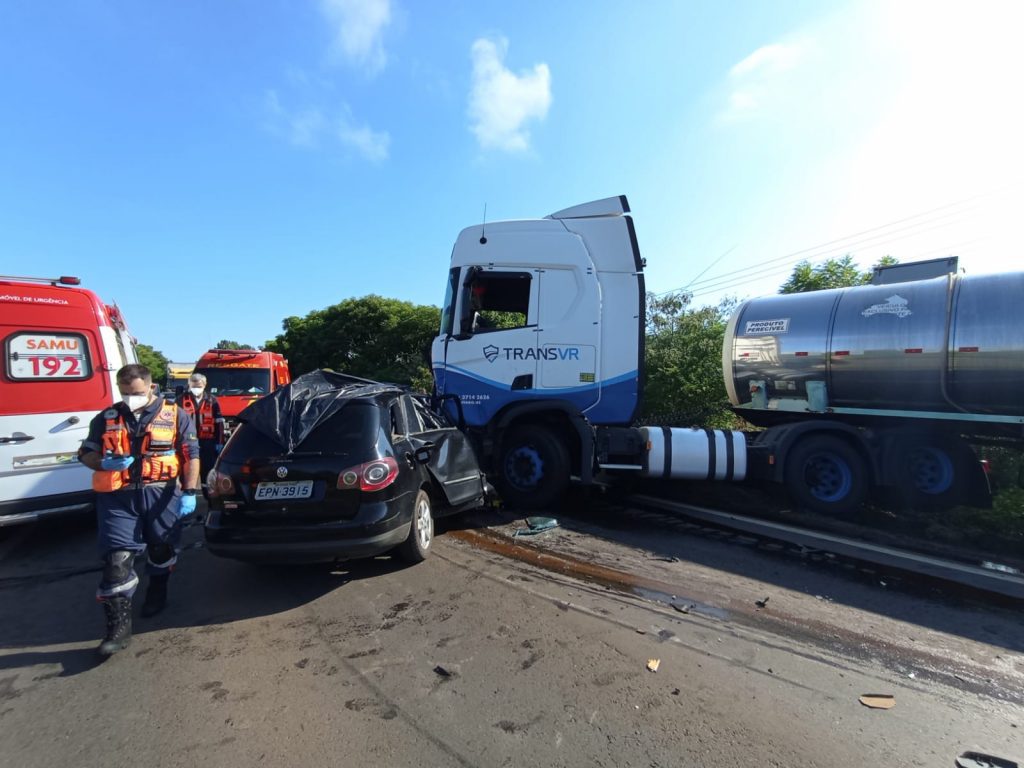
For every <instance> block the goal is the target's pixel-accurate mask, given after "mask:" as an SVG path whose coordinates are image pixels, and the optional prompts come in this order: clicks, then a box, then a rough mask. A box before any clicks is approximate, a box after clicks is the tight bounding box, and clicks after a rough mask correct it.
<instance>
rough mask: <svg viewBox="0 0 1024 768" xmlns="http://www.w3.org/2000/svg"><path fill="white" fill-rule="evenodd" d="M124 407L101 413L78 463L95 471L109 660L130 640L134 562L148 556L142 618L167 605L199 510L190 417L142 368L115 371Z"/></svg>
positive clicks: (99, 595)
mask: <svg viewBox="0 0 1024 768" xmlns="http://www.w3.org/2000/svg"><path fill="white" fill-rule="evenodd" d="M117 388H118V389H119V390H120V392H121V400H122V402H120V403H117V404H116V405H115V406H114V407H112V408H107V409H106V410H103V411H100V413H98V414H97V415H96V416H95V417H94V418H93V420H92V422H91V423H90V425H89V435H88V437H87V438H86V439H85V440H83V441H82V447H81V449H80V450H79V460H80V461H81V462H82V464H84V465H85V466H87V467H89V469H91V470H93V479H92V487H93V490H94V491H96V518H97V529H98V530H97V535H98V539H99V550H100V556H101V557H102V558H103V576H102V578H101V579H100V585H99V588H98V589H97V590H96V599H97V600H99V601H100V602H101V603H103V609H104V611H105V613H106V618H107V634H106V637H105V638H104V639H103V642H102V643H100V645H99V648H97V651H98V652H99V654H100V655H101V656H104V657H105V656H110V655H112V654H114V653H116V652H117V651H120V650H121V649H123V648H125V647H127V646H128V643H129V641H130V640H131V636H132V595H133V593H134V592H135V588H136V587H137V586H138V583H139V577H138V575H136V573H135V569H134V567H133V562H134V560H135V557H136V556H137V555H139V554H141V553H142V552H143V551H145V552H146V553H147V561H148V562H147V567H146V570H147V572H148V573H149V585H148V586H147V589H146V600H145V602H144V603H143V606H142V615H143V616H145V617H148V616H154V615H156V614H157V613H159V612H160V611H162V610H163V608H164V605H165V604H166V602H167V580H168V578H169V577H170V573H171V570H172V568H173V566H174V564H175V563H176V562H177V559H178V557H177V546H178V542H179V541H180V539H181V528H182V523H181V521H182V518H185V517H188V516H189V515H191V514H193V513H194V512H195V509H196V491H197V489H198V488H199V445H198V442H197V440H196V430H195V427H194V425H193V423H192V417H191V416H189V415H188V413H186V412H185V411H183V410H182V409H181V408H180V407H179V406H177V405H175V404H174V403H173V402H168V401H166V400H164V399H163V398H162V397H158V396H157V395H156V394H155V392H154V387H153V377H152V374H151V373H150V371H149V369H148V368H147V367H146V366H144V365H137V364H132V365H126V366H124V367H123V368H122V369H121V370H119V371H118V372H117Z"/></svg>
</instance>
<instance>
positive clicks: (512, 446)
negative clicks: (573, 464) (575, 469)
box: [498, 424, 569, 509]
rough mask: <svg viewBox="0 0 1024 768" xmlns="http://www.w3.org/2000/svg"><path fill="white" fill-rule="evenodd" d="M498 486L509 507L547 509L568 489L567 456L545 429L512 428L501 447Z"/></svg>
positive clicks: (535, 427) (532, 425) (560, 444)
mask: <svg viewBox="0 0 1024 768" xmlns="http://www.w3.org/2000/svg"><path fill="white" fill-rule="evenodd" d="M498 486H499V488H498V489H499V491H500V493H501V496H502V498H503V499H504V500H505V503H507V504H508V505H509V506H511V507H519V508H521V509H543V508H545V507H549V506H551V505H552V504H554V503H555V502H557V501H558V500H560V499H561V498H562V496H563V495H564V494H565V491H566V489H567V488H568V487H569V452H568V450H566V447H565V445H564V444H563V443H562V441H561V440H559V439H558V437H557V436H556V435H555V434H554V433H553V432H552V431H551V430H550V429H548V428H547V427H542V426H539V425H535V424H530V425H525V424H523V425H520V426H517V427H513V428H512V429H510V430H509V432H508V434H507V435H506V436H505V439H504V440H503V441H502V443H501V452H500V454H499V456H498Z"/></svg>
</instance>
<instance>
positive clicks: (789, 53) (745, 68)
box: [729, 43, 802, 77]
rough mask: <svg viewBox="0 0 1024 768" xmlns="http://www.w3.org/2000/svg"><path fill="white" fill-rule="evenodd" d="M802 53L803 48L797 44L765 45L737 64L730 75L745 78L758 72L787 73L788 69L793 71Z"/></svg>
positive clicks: (730, 71)
mask: <svg viewBox="0 0 1024 768" xmlns="http://www.w3.org/2000/svg"><path fill="white" fill-rule="evenodd" d="M801 53H802V49H801V46H799V45H797V44H792V43H791V44H783V43H773V44H772V45H764V46H761V47H760V48H758V49H757V50H756V51H754V52H753V53H752V54H750V55H749V56H747V58H745V59H743V61H741V62H739V63H738V64H736V65H735V66H734V67H733V68H732V69H731V70H729V74H730V75H732V76H733V77H744V76H746V75H750V74H751V73H754V72H758V71H761V72H763V73H777V72H785V71H786V70H787V69H792V68H793V66H794V65H795V64H796V63H797V62H798V61H799V60H800V56H801Z"/></svg>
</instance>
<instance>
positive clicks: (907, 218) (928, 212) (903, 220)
mask: <svg viewBox="0 0 1024 768" xmlns="http://www.w3.org/2000/svg"><path fill="white" fill-rule="evenodd" d="M993 193H994V191H991V192H984V193H981V194H978V195H973V196H971V197H966V198H963V199H961V200H957V201H955V202H952V203H947V204H945V205H940V206H936V207H935V208H930V209H928V210H926V211H922V212H920V213H916V214H914V215H912V216H905V217H903V218H901V219H895V220H894V221H890V222H888V223H886V224H880V225H878V226H876V227H869V228H868V229H864V230H861V231H859V232H854V233H852V234H850V235H846V236H845V237H840V238H836V239H834V240H828V241H825V242H823V243H819V244H817V245H813V246H810V247H808V248H803V249H801V250H798V251H792V252H791V253H787V254H784V255H782V256H776V257H774V258H772V259H768V260H767V261H763V262H761V264H762V266H763V265H767V264H771V263H774V262H777V261H782V260H785V259H790V260H792V259H794V258H795V259H796V261H799V260H800V258H799V257H800V256H802V255H803V254H806V253H809V252H810V251H816V250H819V249H821V248H825V247H827V246H831V245H837V244H839V243H843V242H845V241H847V240H851V239H853V238H857V237H860V236H861V235H866V234H869V233H871V232H877V231H879V230H883V229H889V228H891V227H894V226H896V225H897V224H903V223H906V222H908V221H913V220H914V219H920V218H922V217H924V216H930V215H931V214H933V213H937V212H939V211H944V210H947V209H949V208H956V207H957V206H962V205H964V204H965V203H971V202H974V201H976V200H980V199H982V198H985V197H988V196H990V195H991V194H993ZM968 210H973V209H968ZM961 213H964V211H957V212H955V213H953V214H946V215H947V216H948V215H958V214H961ZM936 218H942V217H935V218H933V219H930V220H927V221H924V222H918V223H917V224H916V225H911V226H919V225H920V224H925V223H929V222H930V221H932V220H935V219H936ZM898 231H902V230H898ZM844 247H848V246H844ZM719 259H721V257H719ZM716 261H717V260H716ZM791 263H795V262H791ZM709 268H710V267H709ZM707 269H708V268H706V269H705V270H704V271H703V272H701V273H700V274H698V275H697V277H695V278H694V279H693V280H691V281H690V283H688V284H687V286H686V288H689V287H692V286H693V285H695V284H697V279H698V278H699V277H700V276H701V275H703V274H704V273H705V272H707ZM743 271H744V270H733V271H731V272H724V273H722V274H721V275H716V276H715V277H712V278H708V280H707V281H703V282H708V281H710V280H718V279H720V278H723V277H728V276H730V275H732V274H739V273H742V272H743ZM686 288H673V289H671V290H668V291H661V292H660V293H658V294H656V295H658V296H662V295H664V294H666V293H674V292H675V291H680V290H686Z"/></svg>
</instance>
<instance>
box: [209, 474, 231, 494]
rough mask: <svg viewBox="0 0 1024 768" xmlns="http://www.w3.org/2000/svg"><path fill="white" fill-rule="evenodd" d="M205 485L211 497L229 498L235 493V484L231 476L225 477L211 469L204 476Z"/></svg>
mask: <svg viewBox="0 0 1024 768" xmlns="http://www.w3.org/2000/svg"><path fill="white" fill-rule="evenodd" d="M206 485H207V488H208V489H209V494H210V496H211V497H217V496H230V495H232V494H233V493H234V492H235V483H234V481H233V480H232V479H231V475H225V474H224V473H223V472H218V471H217V470H216V469H211V470H210V473H209V474H208V475H207V476H206Z"/></svg>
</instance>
